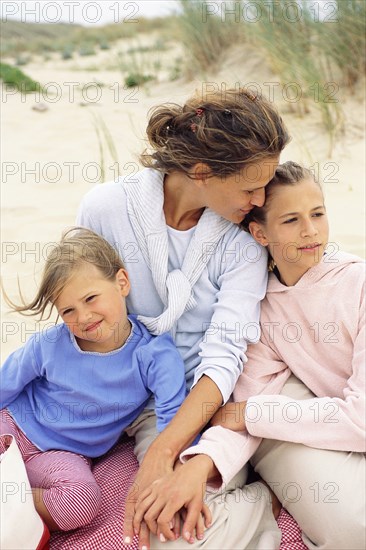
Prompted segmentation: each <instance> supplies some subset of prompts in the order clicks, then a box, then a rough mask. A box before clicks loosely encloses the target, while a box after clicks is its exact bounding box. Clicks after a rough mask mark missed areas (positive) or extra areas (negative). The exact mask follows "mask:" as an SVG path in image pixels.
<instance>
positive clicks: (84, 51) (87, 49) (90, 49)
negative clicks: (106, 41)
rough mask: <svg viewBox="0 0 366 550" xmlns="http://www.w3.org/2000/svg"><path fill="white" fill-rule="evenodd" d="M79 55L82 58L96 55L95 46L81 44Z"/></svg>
mask: <svg viewBox="0 0 366 550" xmlns="http://www.w3.org/2000/svg"><path fill="white" fill-rule="evenodd" d="M79 55H81V56H87V55H95V49H94V46H93V44H90V43H85V44H81V46H80V48H79Z"/></svg>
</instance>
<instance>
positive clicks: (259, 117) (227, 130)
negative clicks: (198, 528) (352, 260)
mask: <svg viewBox="0 0 366 550" xmlns="http://www.w3.org/2000/svg"><path fill="white" fill-rule="evenodd" d="M147 135H148V139H149V143H150V146H151V151H150V152H148V153H145V154H144V155H143V156H142V163H143V165H144V166H145V169H144V170H142V171H140V172H138V173H136V174H134V175H133V176H129V177H126V178H120V179H119V180H118V181H116V182H110V183H106V184H104V185H102V186H96V187H95V188H94V189H92V190H91V191H90V192H89V193H88V194H87V196H86V197H85V198H84V200H83V202H82V205H81V208H80V211H79V216H78V224H81V225H83V226H86V227H89V228H91V229H93V230H94V231H96V232H98V233H101V234H102V235H103V236H104V237H105V238H106V239H107V240H108V241H109V242H110V243H111V244H112V245H113V246H116V247H117V249H118V250H119V251H120V253H121V256H122V257H123V258H124V261H125V263H126V266H127V267H128V271H129V274H130V277H131V281H132V283H133V288H132V291H131V293H130V295H129V297H128V308H129V311H131V312H132V313H136V314H139V315H141V317H139V318H140V319H141V320H142V322H144V323H146V325H147V327H148V328H149V330H151V331H152V333H153V334H159V333H161V332H164V331H171V333H172V334H173V337H174V340H175V343H176V345H177V347H178V349H179V351H180V353H181V355H182V357H183V360H184V364H185V370H186V382H187V388H188V389H190V390H191V391H190V393H189V395H188V396H187V398H186V400H185V402H184V404H183V405H182V407H181V409H180V411H179V413H178V414H177V415H176V417H175V419H174V422H173V424H171V425H170V426H169V428H168V429H167V430H165V431H164V433H163V434H160V435H159V436H158V437H157V438H156V440H155V441H154V442H153V443H152V445H151V446H150V448H149V450H148V451H147V453H146V456H145V459H144V461H143V463H142V466H141V468H140V470H139V473H138V475H137V478H136V485H135V488H136V487H138V489H139V490H134V491H133V493H130V494H129V496H128V498H127V502H126V514H125V518H126V519H125V526H124V527H125V529H124V534H125V542H126V543H128V542H132V538H133V536H134V529H133V522H132V520H133V517H134V514H135V504H136V499H137V498H138V495H139V493H140V492H142V491H143V490H144V489H145V488H147V487H150V486H151V485H152V484H153V483H154V481H156V480H157V479H159V478H161V477H162V476H165V475H166V474H170V473H171V471H172V469H173V466H174V463H175V461H176V459H177V458H178V456H179V453H180V452H181V451H182V450H183V449H184V448H185V447H186V446H187V445H188V444H191V442H192V441H193V439H194V438H195V436H196V435H197V434H198V433H199V432H200V431H201V429H202V428H203V427H204V426H205V424H206V422H207V421H208V420H209V419H210V417H211V416H212V415H213V414H214V412H215V411H216V410H217V408H218V407H220V406H221V405H222V404H223V403H225V402H226V401H227V400H228V399H229V396H230V395H231V393H232V391H233V389H234V386H235V383H236V381H237V378H238V376H239V374H240V372H241V370H242V365H243V361H244V360H245V352H246V347H247V344H248V342H251V341H256V340H257V339H258V336H257V335H256V334H254V335H253V334H252V333H251V331H250V330H249V331H248V330H247V327H250V326H251V324H252V323H254V324H255V323H257V322H258V320H259V304H260V300H261V299H262V298H263V296H264V294H265V289H266V283H267V271H266V264H267V258H266V254H265V253H264V251H263V249H261V247H259V246H257V245H256V243H255V241H254V240H253V239H252V238H251V237H250V236H249V235H248V234H246V233H245V232H244V231H242V230H241V229H240V227H239V225H238V224H239V223H240V222H241V221H242V220H243V218H244V217H245V215H246V214H247V213H248V212H249V211H250V210H251V209H252V208H253V207H254V206H255V205H257V206H261V205H262V204H263V202H264V188H265V186H266V185H267V183H268V181H269V180H270V179H271V178H272V176H273V174H274V171H275V169H276V167H277V165H278V162H279V156H280V153H281V151H282V150H283V148H284V147H285V145H286V143H287V142H288V141H289V136H288V134H287V131H286V128H285V126H284V124H283V121H282V119H281V117H280V116H279V114H278V113H277V111H276V110H275V108H274V106H273V105H272V104H271V103H270V102H269V101H266V100H265V99H264V98H262V97H260V96H255V95H253V93H251V92H250V91H248V90H246V89H244V88H236V89H225V90H224V89H222V90H221V91H219V92H218V91H214V92H212V91H211V92H208V91H205V90H204V85H203V86H202V91H201V92H198V93H197V94H195V95H194V96H193V97H191V98H189V99H188V100H187V101H186V102H185V104H184V105H177V104H174V103H173V104H172V103H171V104H164V105H160V106H158V107H156V108H155V109H154V111H153V113H152V115H151V117H150V120H149V123H148V128H147ZM152 424H154V421H152ZM199 462H200V461H199V460H198V459H197V461H196V469H197V470H198V468H200V469H204V470H205V471H206V469H207V463H206V462H205V461H202V463H200V464H198V463H199ZM212 474H214V472H212ZM242 483H245V475H244V474H243V476H242ZM171 487H172V488H174V489H175V490H176V491H178V492H179V491H181V490H183V489H184V485H177V484H176V483H175V482H174V480H172V485H171ZM135 488H134V489H135ZM231 497H232V498H231ZM230 499H231V500H230ZM245 504H247V503H244V502H240V503H239V502H238V501H237V500H236V499H235V498H234V497H233V495H232V494H231V493H230V491H229V490H228V491H227V492H225V493H224V494H223V495H221V496H220V497H218V499H217V502H216V506H215V514H214V517H213V526H212V527H211V529H210V532H209V534H208V536H209V537H210V540H209V542H208V545H209V546H207V547H210V546H211V547H212V548H233V547H237V544H242V545H243V547H244V546H245V545H246V544H248V545H252V547H253V548H254V547H256V546H255V545H256V544H257V542H258V541H257V542H256V541H255V539H256V536H257V535H258V533H260V532H261V531H262V529H263V528H264V527H263V526H264V525H265V521H264V519H263V518H264V516H263V514H265V515H268V517H269V515H270V514H272V511H271V504H270V500H269V499H268V498H264V499H263V501H262V502H260V503H259V502H258V503H256V505H253V506H252V508H253V512H254V510H257V512H258V513H257V514H256V515H254V513H253V514H252V511H249V510H247V508H246V507H245ZM234 508H235V509H236V512H235V511H234ZM237 517H246V518H247V521H246V522H245V523H243V522H242V523H241V527H240V529H238V522H237V519H236V518H237ZM249 523H250V528H249V526H248V524H249ZM272 523H273V524H274V525H272V527H271V529H272V528H273V529H274V530H275V529H276V524H275V521H274V518H273V516H272ZM151 525H152V524H151ZM223 525H224V527H223ZM178 531H179V528H178V529H177V531H176V532H175V534H174V535H173V534H172V535H171V537H172V538H175V537H176V536H178ZM153 532H156V529H154V528H153ZM229 533H230V535H229ZM183 535H184V538H185V539H186V540H189V541H192V532H191V531H189V530H187V529H185V528H184V527H183ZM148 539H149V537H148V534H147V532H146V530H145V531H144V532H142V533H140V547H141V548H142V547H147V546H148V544H149V540H148ZM194 544H196V545H197V546H196V547H197V548H198V547H201V546H202V542H201V541H196V542H195V543H194Z"/></svg>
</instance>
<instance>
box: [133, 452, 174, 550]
mask: <svg viewBox="0 0 366 550" xmlns="http://www.w3.org/2000/svg"><path fill="white" fill-rule="evenodd" d="M173 465H174V458H173V457H172V455H171V453H169V452H168V451H160V450H159V449H158V448H156V447H155V446H154V443H153V444H152V445H151V446H150V447H149V449H148V451H147V453H146V455H145V458H144V460H143V462H142V464H141V466H140V468H139V470H138V472H137V475H136V478H135V481H134V483H133V485H132V487H131V489H130V490H129V492H128V495H127V498H126V507H125V517H124V524H123V539H124V542H125V544H131V543H132V539H133V537H134V535H137V534H138V535H139V548H149V546H150V532H149V529H148V527H147V525H146V524H145V523H144V522H143V521H136V518H135V511H136V503H137V502H138V500H139V497H140V495H141V494H142V493H144V492H145V491H146V490H148V489H149V488H150V487H151V486H152V484H153V483H154V482H156V481H157V480H159V479H160V478H164V477H165V476H166V475H169V474H171V473H172V472H173ZM139 517H140V516H139ZM141 519H142V518H141Z"/></svg>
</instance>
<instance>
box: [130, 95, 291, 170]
mask: <svg viewBox="0 0 366 550" xmlns="http://www.w3.org/2000/svg"><path fill="white" fill-rule="evenodd" d="M147 137H148V140H149V143H150V146H151V148H152V149H153V152H147V151H145V153H144V154H143V155H141V157H140V160H141V162H142V164H143V165H144V166H145V167H149V168H155V169H157V170H160V171H161V172H164V173H167V174H169V173H171V172H173V171H180V172H184V173H186V174H187V172H188V171H189V169H190V168H192V166H194V165H195V164H197V163H199V162H202V163H205V164H206V165H208V166H209V168H210V169H211V172H212V174H213V175H214V176H223V177H225V176H228V175H230V174H235V173H237V172H239V171H240V169H241V168H242V167H244V166H246V165H248V164H251V163H254V162H258V161H260V160H263V159H265V158H268V157H277V156H278V155H279V154H280V153H281V151H282V149H283V148H284V147H285V145H286V144H287V143H288V142H289V140H290V138H289V135H288V133H287V130H286V127H285V125H284V123H283V121H282V119H281V117H280V115H279V114H278V112H277V110H276V109H275V107H274V106H273V105H271V103H270V102H269V101H268V100H266V99H265V98H263V97H261V96H259V95H257V96H255V95H253V93H252V92H251V91H249V90H246V89H245V88H239V89H237V88H236V89H229V90H225V91H224V92H212V93H209V94H206V95H205V97H203V95H202V94H196V95H194V96H193V97H192V98H190V99H189V100H188V101H187V102H186V103H185V104H184V105H183V106H181V105H177V104H175V103H167V104H164V105H160V106H158V107H155V108H154V109H153V111H152V114H151V117H150V120H149V123H148V127H147Z"/></svg>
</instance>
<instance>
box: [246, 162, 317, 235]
mask: <svg viewBox="0 0 366 550" xmlns="http://www.w3.org/2000/svg"><path fill="white" fill-rule="evenodd" d="M309 178H310V179H312V180H314V181H315V182H316V183H318V182H317V180H316V179H315V176H314V174H313V172H311V170H308V168H304V166H301V165H300V164H297V163H296V162H293V161H291V160H289V161H288V162H284V163H283V164H280V165H279V166H278V167H277V169H276V172H275V174H274V176H273V178H272V179H271V180H270V182H269V183H268V184H267V185H266V187H265V193H266V202H265V203H264V205H263V206H261V207H259V206H255V207H254V208H253V209H252V210H251V211H250V212H249V214H247V215H246V216H245V218H244V220H243V221H242V223H241V226H242V227H243V228H244V229H245V230H246V231H249V224H250V222H258V223H265V222H266V220H267V212H268V208H269V205H270V204H271V197H272V195H273V191H274V189H275V188H276V187H278V186H279V185H295V184H296V183H299V182H300V181H302V180H304V179H309Z"/></svg>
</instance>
